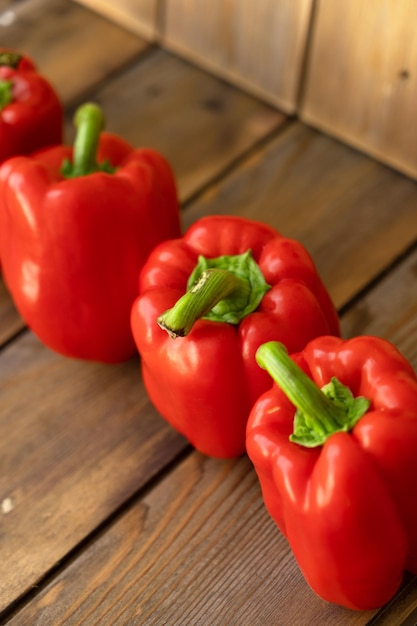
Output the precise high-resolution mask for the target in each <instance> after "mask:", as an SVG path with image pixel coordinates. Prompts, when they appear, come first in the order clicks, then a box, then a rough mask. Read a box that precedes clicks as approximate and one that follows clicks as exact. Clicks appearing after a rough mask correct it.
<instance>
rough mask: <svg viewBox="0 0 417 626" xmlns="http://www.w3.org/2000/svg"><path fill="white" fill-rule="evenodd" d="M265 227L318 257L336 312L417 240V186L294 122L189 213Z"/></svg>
mask: <svg viewBox="0 0 417 626" xmlns="http://www.w3.org/2000/svg"><path fill="white" fill-rule="evenodd" d="M213 213H219V214H224V213H228V214H236V215H244V216H246V217H249V218H252V219H258V220H260V221H265V222H267V223H269V224H271V225H272V226H274V227H275V228H277V229H278V230H280V231H281V232H282V233H283V234H285V235H286V236H288V237H294V238H296V239H299V240H300V241H301V242H302V243H303V244H304V245H305V246H306V247H307V249H308V250H309V251H310V253H311V254H312V256H313V258H314V260H315V262H316V265H317V267H318V269H319V271H320V273H321V275H322V277H323V279H324V282H325V284H326V285H327V287H328V288H329V290H330V292H331V295H332V297H333V299H334V301H335V303H336V305H337V306H338V307H341V306H343V305H344V304H345V303H346V302H347V301H348V300H349V299H350V298H351V297H352V296H353V295H354V294H355V293H357V292H358V290H360V289H362V288H363V287H364V286H365V285H366V284H367V283H368V282H369V281H370V280H372V279H373V278H374V277H375V275H377V274H378V273H379V272H381V271H383V270H384V268H385V267H386V266H387V265H389V264H390V263H391V262H392V261H393V260H394V259H395V258H396V257H397V256H398V255H399V254H401V253H402V251H403V250H405V249H406V248H407V247H408V246H409V245H410V244H411V243H412V242H413V241H415V239H416V237H417V219H416V215H417V184H416V183H415V182H414V181H412V180H409V179H408V178H405V177H404V176H402V175H401V174H398V173H397V172H394V171H392V170H391V169H388V168H386V167H384V166H382V165H381V164H379V163H377V162H375V161H373V160H372V159H370V158H369V157H367V156H365V155H363V154H360V153H358V152H356V151H355V150H352V149H351V148H349V147H347V146H346V145H343V144H340V143H339V142H337V141H335V140H333V139H331V138H329V137H326V136H325V135H323V134H321V133H318V132H316V131H314V130H312V129H309V128H307V127H306V126H304V125H303V124H299V123H295V124H293V125H291V127H289V128H288V129H287V130H286V131H285V132H283V133H281V134H280V135H279V136H278V137H277V138H276V139H275V140H274V141H272V142H270V143H269V144H268V145H267V146H266V147H265V148H264V149H262V150H260V151H259V152H257V153H256V154H255V155H253V157H252V158H250V159H248V160H247V161H246V162H245V163H243V164H242V166H241V167H240V168H239V169H237V170H236V171H235V172H233V173H232V174H231V176H229V178H228V180H227V181H226V183H225V184H219V185H217V186H215V187H213V188H210V189H209V190H208V191H207V193H206V194H205V195H204V196H203V197H202V198H201V200H200V201H199V202H198V203H196V204H195V205H193V206H192V207H190V208H189V209H187V210H186V212H185V215H184V220H183V221H184V227H187V226H188V225H189V224H190V223H192V222H193V221H195V220H196V219H198V218H200V217H202V216H203V215H208V214H213Z"/></svg>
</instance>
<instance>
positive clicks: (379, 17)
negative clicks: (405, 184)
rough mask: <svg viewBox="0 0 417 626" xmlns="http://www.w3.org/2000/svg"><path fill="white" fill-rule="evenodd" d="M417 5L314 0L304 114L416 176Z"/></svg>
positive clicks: (394, 1) (375, 0)
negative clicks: (315, 4)
mask: <svg viewBox="0 0 417 626" xmlns="http://www.w3.org/2000/svg"><path fill="white" fill-rule="evenodd" d="M416 22H417V4H416V3H415V2H414V0H401V1H400V2H398V1H397V0H369V1H368V2H362V0H350V1H349V2H340V1H339V2H326V1H324V0H319V1H318V3H317V15H316V19H315V22H314V23H315V28H314V31H313V38H312V46H311V49H310V51H309V55H308V72H307V77H306V84H305V94H304V101H303V104H302V107H301V118H302V119H303V120H304V121H305V122H307V123H309V124H312V125H314V126H317V127H318V128H320V129H323V130H325V131H326V132H329V133H330V134H333V135H335V136H337V137H339V138H341V139H343V140H344V141H346V142H347V143H350V144H352V145H354V146H356V147H358V148H360V149H361V150H364V151H365V152H368V153H369V154H371V155H373V156H375V157H376V158H378V159H380V160H381V161H383V162H385V163H388V164H389V165H392V166H393V167H394V168H397V169H398V170H400V171H402V172H405V173H406V174H408V175H410V176H412V177H414V178H415V177H417V126H416V124H415V102H416V100H417V72H416V66H417V35H416V29H415V24H416Z"/></svg>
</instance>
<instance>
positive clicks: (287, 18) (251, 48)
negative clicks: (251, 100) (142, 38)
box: [162, 0, 312, 113]
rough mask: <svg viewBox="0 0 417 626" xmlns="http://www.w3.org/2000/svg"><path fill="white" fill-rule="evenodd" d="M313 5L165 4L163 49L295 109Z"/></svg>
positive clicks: (218, 0) (183, 0)
mask: <svg viewBox="0 0 417 626" xmlns="http://www.w3.org/2000/svg"><path fill="white" fill-rule="evenodd" d="M311 6H312V0H280V2H277V1H276V0H258V1H257V2H252V0H227V1H224V0H210V2H205V0H165V2H164V3H163V5H162V14H163V23H164V27H163V34H162V45H163V46H166V47H167V48H169V49H171V50H174V51H175V52H178V53H179V54H180V55H183V56H185V57H187V58H189V59H191V60H192V61H193V62H196V63H197V64H198V65H200V66H201V67H206V68H208V69H209V70H210V71H212V72H214V73H215V74H216V75H218V76H221V77H223V78H226V79H227V80H228V81H230V82H231V83H233V84H236V85H238V86H240V87H243V88H244V89H247V90H249V91H251V92H252V93H254V94H256V95H258V96H260V97H261V98H262V99H263V100H265V101H266V102H270V103H272V104H274V105H276V106H278V107H279V108H281V109H282V110H283V111H285V112H286V113H293V112H294V111H295V109H296V102H297V95H298V89H299V83H300V77H301V69H302V61H303V55H304V51H305V46H306V41H307V34H308V29H309V21H310V13H311Z"/></svg>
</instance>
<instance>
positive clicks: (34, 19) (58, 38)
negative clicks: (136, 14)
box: [0, 0, 147, 105]
mask: <svg viewBox="0 0 417 626" xmlns="http://www.w3.org/2000/svg"><path fill="white" fill-rule="evenodd" d="M2 15H3V20H1V16H2ZM0 33H1V45H2V46H4V47H7V46H9V47H12V48H17V49H20V50H22V51H23V52H25V53H27V54H28V55H29V56H32V58H33V60H34V61H35V62H36V64H37V66H38V68H39V70H40V71H41V72H42V73H43V74H44V75H45V76H46V77H47V78H48V79H49V80H50V82H51V83H52V84H53V85H54V86H55V88H56V90H57V92H58V94H59V95H60V97H61V98H62V101H63V102H64V104H66V105H68V104H71V103H72V102H74V101H77V100H78V99H79V98H81V97H83V94H84V93H85V92H89V91H91V90H92V89H93V87H94V86H95V85H96V84H98V83H100V82H101V81H102V80H104V79H105V78H106V77H108V76H110V74H112V72H114V71H115V70H117V69H118V68H120V67H121V66H123V65H124V64H126V63H127V62H129V61H131V60H132V59H133V58H134V57H135V56H137V55H138V54H139V53H141V52H143V51H144V50H145V49H146V48H147V44H146V42H145V41H144V40H141V39H140V38H139V37H137V36H134V35H133V34H131V33H129V32H127V31H126V30H125V29H122V28H120V27H119V26H116V25H115V24H112V23H111V22H109V21H108V20H106V19H104V18H103V17H101V16H99V15H97V14H95V13H93V12H91V11H89V10H87V9H85V8H83V7H81V6H79V5H78V4H76V3H74V2H72V1H71V0H22V1H20V2H15V3H13V4H12V5H11V8H7V9H6V11H4V12H3V13H2V14H0ZM103 44H105V45H103Z"/></svg>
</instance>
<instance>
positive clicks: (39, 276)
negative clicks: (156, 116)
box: [0, 104, 180, 363]
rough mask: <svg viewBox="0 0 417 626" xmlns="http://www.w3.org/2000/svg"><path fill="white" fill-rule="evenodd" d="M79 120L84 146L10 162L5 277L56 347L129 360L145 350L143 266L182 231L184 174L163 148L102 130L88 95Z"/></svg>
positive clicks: (0, 217) (0, 176) (1, 187)
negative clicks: (139, 321)
mask: <svg viewBox="0 0 417 626" xmlns="http://www.w3.org/2000/svg"><path fill="white" fill-rule="evenodd" d="M75 123H76V125H77V135H76V139H75V145H74V148H72V147H70V146H56V147H53V148H49V149H45V150H43V151H40V152H38V153H36V154H34V155H33V156H32V157H31V158H29V157H14V158H12V159H9V160H8V161H6V162H5V163H4V164H3V165H2V167H1V168H0V198H1V202H0V253H1V260H2V265H3V272H4V278H5V282H6V285H7V287H8V289H9V291H10V293H11V295H12V298H13V300H14V302H15V304H16V307H17V309H18V311H19V312H20V314H21V315H22V317H23V319H24V320H25V322H26V323H27V324H28V326H29V327H30V328H31V329H32V330H33V332H34V333H35V334H36V335H37V336H38V337H39V338H40V340H41V341H42V342H43V343H45V344H46V345H47V346H48V347H50V348H51V349H53V350H55V351H57V352H59V353H61V354H63V355H66V356H72V357H76V358H81V359H90V360H96V361H103V362H106V363H114V362H120V361H124V360H126V359H128V358H131V357H132V356H133V355H135V354H136V353H137V350H136V345H135V342H134V340H133V336H132V332H131V328H130V310H131V307H132V303H133V301H134V299H135V297H136V296H137V293H138V277H139V272H140V270H141V268H142V266H143V264H144V263H145V261H146V259H147V256H148V254H149V252H150V251H151V250H152V248H153V247H154V246H155V245H156V244H158V243H160V242H161V241H163V240H165V239H168V238H172V237H178V236H179V235H180V216H179V205H178V199H177V194H176V185H175V179H174V175H173V173H172V170H171V168H170V166H169V164H168V162H167V161H166V159H165V158H164V157H163V156H162V155H160V154H159V153H157V152H156V151H155V150H152V149H148V148H141V149H134V148H132V146H130V144H128V143H127V142H126V141H124V140H123V139H122V138H121V137H118V136H116V135H114V134H111V133H105V132H101V130H102V127H103V125H104V116H103V114H102V112H101V110H100V109H99V107H97V106H96V105H94V104H86V105H83V106H82V107H81V108H80V109H79V110H78V111H77V113H76V116H75Z"/></svg>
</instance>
